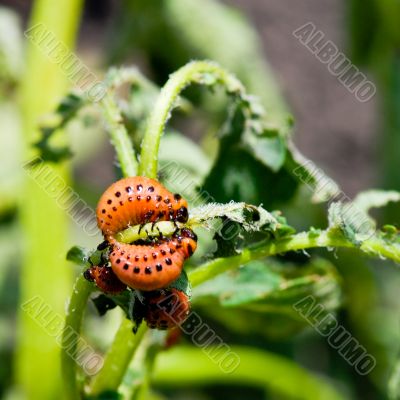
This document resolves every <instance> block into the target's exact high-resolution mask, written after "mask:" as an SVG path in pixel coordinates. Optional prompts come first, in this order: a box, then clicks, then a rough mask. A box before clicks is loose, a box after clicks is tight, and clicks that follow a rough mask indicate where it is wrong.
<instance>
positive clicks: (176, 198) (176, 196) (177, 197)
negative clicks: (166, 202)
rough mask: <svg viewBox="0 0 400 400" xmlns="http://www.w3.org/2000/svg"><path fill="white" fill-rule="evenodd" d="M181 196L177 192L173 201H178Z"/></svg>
mask: <svg viewBox="0 0 400 400" xmlns="http://www.w3.org/2000/svg"><path fill="white" fill-rule="evenodd" d="M181 198H182V196H181V195H180V194H178V193H175V194H174V199H175V201H179V200H180V199H181Z"/></svg>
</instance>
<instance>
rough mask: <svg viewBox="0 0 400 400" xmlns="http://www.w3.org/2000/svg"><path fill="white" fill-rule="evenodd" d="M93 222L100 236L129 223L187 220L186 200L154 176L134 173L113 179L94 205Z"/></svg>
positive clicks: (110, 233) (118, 230)
mask: <svg viewBox="0 0 400 400" xmlns="http://www.w3.org/2000/svg"><path fill="white" fill-rule="evenodd" d="M96 214H97V224H98V226H99V228H100V230H101V231H102V232H103V234H104V236H105V237H106V238H108V237H109V236H112V235H115V234H116V233H117V232H120V231H121V230H123V229H125V228H127V227H128V226H131V225H139V224H145V223H148V222H155V221H180V222H186V220H187V215H188V214H187V202H186V200H184V199H182V198H181V196H179V195H177V194H173V193H171V192H169V191H168V190H167V189H166V188H165V187H164V186H162V185H161V184H160V183H159V182H157V181H156V180H154V179H150V178H146V177H143V176H135V177H130V178H124V179H121V180H119V181H117V182H115V183H113V184H112V185H111V186H110V187H109V188H108V189H107V190H106V191H105V192H104V193H103V195H102V196H101V198H100V200H99V203H98V206H97V211H96Z"/></svg>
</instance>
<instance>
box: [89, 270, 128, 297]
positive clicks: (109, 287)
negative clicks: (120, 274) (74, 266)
mask: <svg viewBox="0 0 400 400" xmlns="http://www.w3.org/2000/svg"><path fill="white" fill-rule="evenodd" d="M83 276H84V277H85V279H87V280H88V281H90V282H95V284H96V286H97V287H98V288H99V289H100V290H101V291H102V292H104V293H109V294H117V293H121V292H122V291H124V290H125V289H126V285H125V284H124V283H122V282H121V281H120V280H119V279H118V278H117V276H116V275H115V274H114V272H113V270H112V269H111V268H108V267H104V266H101V267H100V266H94V267H90V268H88V269H87V270H86V271H85V272H84V273H83Z"/></svg>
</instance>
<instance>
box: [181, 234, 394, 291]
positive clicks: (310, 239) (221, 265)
mask: <svg viewBox="0 0 400 400" xmlns="http://www.w3.org/2000/svg"><path fill="white" fill-rule="evenodd" d="M313 247H327V248H336V247H350V248H355V249H359V250H362V251H364V252H366V253H368V254H373V255H375V256H381V257H386V258H389V259H391V260H393V261H395V262H400V246H395V245H389V244H387V243H385V241H384V240H383V239H379V238H377V237H372V238H370V239H368V240H365V241H364V242H363V243H362V244H361V246H360V247H357V246H356V245H355V244H353V243H351V242H350V241H348V240H347V239H346V238H344V237H343V236H342V235H341V234H339V233H337V232H329V231H322V232H321V233H320V234H319V235H318V236H316V237H314V236H310V234H309V233H307V232H301V233H298V234H296V235H293V236H291V237H289V238H286V239H281V240H278V241H274V242H269V243H267V244H264V245H262V246H260V247H255V248H247V249H244V250H243V251H242V252H241V253H240V254H239V255H237V256H232V257H225V258H217V259H214V260H212V261H209V262H207V263H205V264H203V265H201V266H199V267H197V268H195V269H193V270H192V271H190V272H189V274H188V276H189V279H190V282H191V284H192V286H197V285H200V284H201V283H203V282H206V281H208V280H209V279H212V278H214V277H216V276H217V275H220V274H222V273H224V272H226V271H229V270H232V269H235V268H238V267H240V266H241V265H244V264H246V263H248V262H249V261H253V260H259V259H262V258H265V257H269V256H274V255H277V254H281V253H286V252H288V251H296V250H303V249H309V248H313Z"/></svg>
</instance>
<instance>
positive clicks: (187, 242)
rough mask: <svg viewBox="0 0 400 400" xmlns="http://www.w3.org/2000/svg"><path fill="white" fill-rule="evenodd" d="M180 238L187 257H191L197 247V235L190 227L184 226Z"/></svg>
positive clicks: (179, 234)
mask: <svg viewBox="0 0 400 400" xmlns="http://www.w3.org/2000/svg"><path fill="white" fill-rule="evenodd" d="M178 238H179V240H180V241H181V243H182V245H183V247H184V249H185V258H189V257H191V256H192V254H193V253H194V252H195V250H196V248H197V235H196V234H195V233H194V232H193V231H192V230H191V229H189V228H183V229H181V230H180V231H179V233H178Z"/></svg>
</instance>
